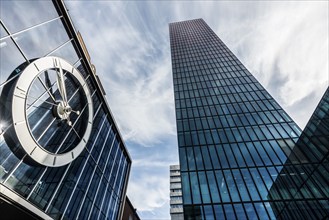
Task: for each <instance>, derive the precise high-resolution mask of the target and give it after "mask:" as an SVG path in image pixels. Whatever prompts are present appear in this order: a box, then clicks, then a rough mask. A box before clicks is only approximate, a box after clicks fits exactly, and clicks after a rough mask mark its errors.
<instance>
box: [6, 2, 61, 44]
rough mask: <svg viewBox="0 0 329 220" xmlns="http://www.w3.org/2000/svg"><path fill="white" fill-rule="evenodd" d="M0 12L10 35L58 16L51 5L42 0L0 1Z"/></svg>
mask: <svg viewBox="0 0 329 220" xmlns="http://www.w3.org/2000/svg"><path fill="white" fill-rule="evenodd" d="M0 12H1V13H0V14H1V19H2V21H3V22H4V23H5V25H6V27H7V28H8V29H9V31H10V32H11V33H14V32H17V31H20V30H22V29H25V28H28V27H32V26H33V25H36V24H40V23H42V22H45V21H47V20H50V19H52V18H55V17H57V16H58V14H57V12H56V10H55V7H54V5H53V3H52V2H51V1H44V0H26V1H1V7H0ZM47 39H48V38H47Z"/></svg>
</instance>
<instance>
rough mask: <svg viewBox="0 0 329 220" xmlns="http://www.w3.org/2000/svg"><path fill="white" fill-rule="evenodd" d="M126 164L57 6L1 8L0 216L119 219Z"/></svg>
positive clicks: (10, 4)
mask: <svg viewBox="0 0 329 220" xmlns="http://www.w3.org/2000/svg"><path fill="white" fill-rule="evenodd" d="M130 166H131V158H130V156H129V153H128V151H127V149H126V147H125V144H124V142H123V140H122V137H121V135H120V132H119V130H118V128H117V126H116V124H115V122H114V118H113V116H112V114H111V111H110V109H109V106H108V104H107V102H106V99H105V96H104V93H103V90H102V87H101V84H100V81H99V80H98V78H97V75H96V72H95V69H93V68H92V64H91V63H90V58H89V57H88V54H87V51H86V49H85V48H84V45H83V43H82V41H81V38H79V37H78V34H77V32H76V30H75V29H74V26H73V24H72V22H71V19H70V17H69V15H68V10H67V8H66V7H65V5H64V2H63V1H57V0H54V1H43V0H34V1H1V4H0V213H1V214H0V218H1V219H115V220H116V219H120V217H121V213H122V210H123V205H124V199H125V194H126V188H127V183H128V177H129V172H130Z"/></svg>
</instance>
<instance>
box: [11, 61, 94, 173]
mask: <svg viewBox="0 0 329 220" xmlns="http://www.w3.org/2000/svg"><path fill="white" fill-rule="evenodd" d="M10 91H11V92H10V93H9V95H10V97H9V99H10V102H9V103H10V105H11V106H10V108H9V110H10V112H9V114H8V113H7V115H10V121H11V124H12V125H11V126H12V127H11V129H8V132H7V134H6V135H5V139H8V140H11V141H8V142H11V143H8V145H13V149H14V151H17V152H20V155H21V156H22V157H23V159H24V160H25V161H32V162H34V163H37V164H40V165H44V166H52V167H58V166H63V165H65V164H68V163H70V162H72V161H73V160H74V159H75V158H77V157H78V156H79V154H80V153H81V152H82V151H83V149H84V148H85V146H86V144H87V141H88V139H89V137H90V133H91V130H92V121H93V107H92V98H91V94H90V91H89V89H88V84H87V82H86V81H85V78H84V77H83V75H82V74H81V73H80V72H79V70H78V69H77V68H75V67H74V66H73V65H71V64H70V63H69V62H67V61H65V60H64V59H62V58H59V57H43V58H40V59H36V60H34V61H33V62H31V63H29V64H28V65H27V67H26V68H25V69H24V70H22V71H21V73H20V74H19V76H18V78H17V80H16V81H15V83H13V84H12V85H11V88H10ZM7 108H8V106H7ZM9 147H10V146H9ZM22 152H23V153H22Z"/></svg>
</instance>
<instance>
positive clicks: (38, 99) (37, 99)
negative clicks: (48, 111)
mask: <svg viewBox="0 0 329 220" xmlns="http://www.w3.org/2000/svg"><path fill="white" fill-rule="evenodd" d="M27 97H29V98H32V99H35V100H36V101H41V102H45V103H48V104H50V105H53V106H58V104H54V103H52V102H48V101H46V100H43V99H40V98H35V97H33V96H30V95H27ZM33 104H34V103H32V104H30V105H33Z"/></svg>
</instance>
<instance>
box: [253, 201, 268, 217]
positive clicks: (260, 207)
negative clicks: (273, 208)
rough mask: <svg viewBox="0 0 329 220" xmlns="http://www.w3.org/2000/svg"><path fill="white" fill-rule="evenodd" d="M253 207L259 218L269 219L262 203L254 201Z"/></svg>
mask: <svg viewBox="0 0 329 220" xmlns="http://www.w3.org/2000/svg"><path fill="white" fill-rule="evenodd" d="M255 208H256V210H257V213H258V216H259V218H260V219H269V217H268V215H267V213H266V210H265V207H264V205H263V203H255Z"/></svg>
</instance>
